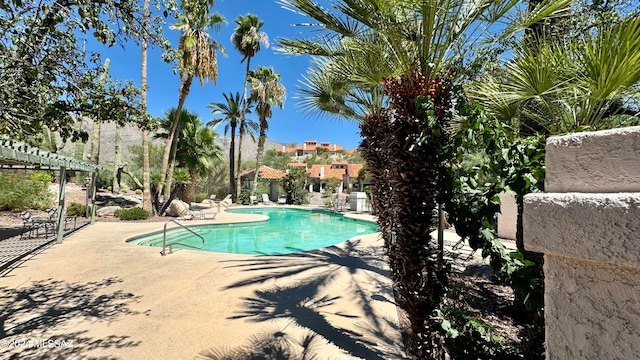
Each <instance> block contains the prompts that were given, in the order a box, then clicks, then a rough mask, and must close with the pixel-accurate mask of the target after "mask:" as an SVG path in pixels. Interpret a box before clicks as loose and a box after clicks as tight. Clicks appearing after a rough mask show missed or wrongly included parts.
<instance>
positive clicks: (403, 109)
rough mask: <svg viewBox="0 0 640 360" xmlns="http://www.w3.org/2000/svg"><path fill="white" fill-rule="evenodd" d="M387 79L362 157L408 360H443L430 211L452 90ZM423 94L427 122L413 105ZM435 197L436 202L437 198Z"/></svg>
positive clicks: (439, 276) (441, 275)
mask: <svg viewBox="0 0 640 360" xmlns="http://www.w3.org/2000/svg"><path fill="white" fill-rule="evenodd" d="M412 77H413V78H408V77H406V76H403V77H402V78H401V79H400V80H395V79H392V80H387V81H386V83H385V89H386V93H387V95H388V96H389V97H390V99H391V108H390V109H388V110H385V111H383V112H382V113H381V114H380V115H379V116H378V115H374V116H370V117H369V118H367V119H366V120H365V121H364V122H363V123H362V124H361V125H360V130H361V134H362V136H363V137H364V140H363V142H362V145H361V148H362V154H363V157H364V159H365V160H366V162H367V165H368V167H369V171H370V172H371V175H372V185H373V186H372V197H373V198H375V199H376V202H375V203H374V206H375V209H374V210H375V211H376V212H377V214H378V224H379V226H380V232H381V233H382V236H383V238H384V244H385V249H386V252H387V256H388V258H389V266H390V269H391V273H392V279H393V290H394V295H395V300H396V305H397V309H398V317H399V322H400V328H401V332H402V335H403V341H404V344H405V351H406V355H407V357H408V358H410V359H444V358H445V354H446V352H445V349H444V338H443V335H442V328H441V325H440V321H439V320H438V317H437V313H436V312H437V310H438V309H439V307H440V303H441V298H442V296H443V295H444V293H445V287H446V281H447V280H446V270H444V268H443V267H441V266H439V264H438V255H439V254H438V248H437V243H436V242H435V241H434V240H433V239H432V238H431V236H430V232H431V231H433V230H434V229H435V228H436V223H434V221H433V217H432V214H433V211H434V209H435V208H436V203H437V202H438V201H442V200H443V199H442V198H441V195H442V194H440V193H439V189H440V188H442V187H441V185H440V184H442V182H443V181H446V179H444V178H443V172H441V171H440V169H441V168H442V166H441V161H442V160H441V159H439V156H438V154H439V153H440V150H441V147H442V146H443V144H445V143H446V138H445V125H446V123H447V122H448V121H449V120H450V117H451V115H450V112H449V111H448V109H449V106H450V104H449V101H450V90H449V87H448V86H447V85H446V83H443V82H441V81H439V80H434V81H431V82H428V83H427V82H426V80H425V79H424V78H423V77H421V75H420V74H419V73H414V74H412ZM427 95H429V96H431V98H430V99H429V100H427V102H429V103H431V106H432V110H431V113H432V115H431V116H432V117H435V118H436V119H437V122H436V124H435V125H434V124H433V123H431V124H429V122H428V121H426V119H425V117H426V116H427V115H426V114H425V111H424V110H422V109H417V108H416V99H417V98H418V97H422V98H423V99H425V98H426V96H427ZM439 197H440V198H439Z"/></svg>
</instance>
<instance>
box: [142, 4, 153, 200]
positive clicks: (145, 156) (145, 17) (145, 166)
mask: <svg viewBox="0 0 640 360" xmlns="http://www.w3.org/2000/svg"><path fill="white" fill-rule="evenodd" d="M148 21H149V0H144V5H143V10H142V22H143V23H142V27H143V28H144V29H146V28H147V23H148ZM140 42H141V48H142V59H141V65H140V68H141V69H140V72H141V75H140V89H141V94H140V98H141V102H142V106H143V109H144V113H145V115H146V112H147V111H146V109H147V35H146V34H145V33H143V34H142V36H141V39H140ZM142 187H143V189H142V208H143V209H145V210H147V211H148V212H149V213H152V212H153V206H152V205H151V176H150V165H149V130H148V129H147V126H143V127H142Z"/></svg>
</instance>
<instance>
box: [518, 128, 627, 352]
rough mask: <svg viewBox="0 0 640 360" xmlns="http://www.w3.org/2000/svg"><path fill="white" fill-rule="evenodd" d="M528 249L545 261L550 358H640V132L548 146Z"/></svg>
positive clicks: (560, 140)
mask: <svg viewBox="0 0 640 360" xmlns="http://www.w3.org/2000/svg"><path fill="white" fill-rule="evenodd" d="M545 163H546V168H547V175H546V179H545V191H546V192H545V193H538V194H530V195H527V196H525V199H524V218H523V225H524V241H525V248H526V249H528V250H533V251H539V252H543V253H544V254H545V256H544V257H545V265H544V271H545V323H546V351H547V354H546V355H547V359H550V360H553V359H637V358H638V354H640V341H639V339H640V127H629V128H624V129H616V130H607V131H598V132H585V133H579V134H572V135H567V136H560V137H551V138H549V139H548V141H547V146H546V161H545Z"/></svg>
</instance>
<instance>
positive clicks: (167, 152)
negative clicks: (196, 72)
mask: <svg viewBox="0 0 640 360" xmlns="http://www.w3.org/2000/svg"><path fill="white" fill-rule="evenodd" d="M192 82H193V76H188V77H187V78H186V79H185V81H184V82H183V83H182V86H181V87H180V100H179V101H178V108H177V109H176V113H175V115H174V117H173V124H172V125H171V131H169V134H168V135H167V143H166V144H165V147H164V154H163V155H162V165H161V167H160V184H158V189H157V195H156V196H158V197H159V196H160V194H161V193H162V190H163V185H164V188H165V202H166V201H167V199H168V198H169V194H170V193H171V179H172V175H173V174H172V173H171V172H168V169H169V165H170V164H169V160H170V159H171V157H172V156H171V155H172V154H173V157H175V147H174V146H173V143H174V141H177V139H176V140H174V139H175V136H176V134H177V130H178V126H179V125H180V115H182V108H183V107H184V102H185V100H186V99H187V95H189V89H190V88H191V83H192ZM165 205H167V204H165ZM160 213H161V212H160Z"/></svg>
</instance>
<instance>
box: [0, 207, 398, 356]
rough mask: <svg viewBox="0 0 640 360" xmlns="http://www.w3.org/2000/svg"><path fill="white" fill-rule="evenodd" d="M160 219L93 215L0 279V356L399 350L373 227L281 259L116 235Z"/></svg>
mask: <svg viewBox="0 0 640 360" xmlns="http://www.w3.org/2000/svg"><path fill="white" fill-rule="evenodd" d="M247 220H251V216H250V215H240V214H229V213H224V212H223V213H221V214H219V215H218V216H217V217H216V219H215V220H214V221H213V222H221V223H223V222H235V221H247ZM190 223H191V224H197V223H198V222H190ZM161 228H162V224H158V223H108V222H98V223H96V224H95V225H92V226H88V227H85V228H83V229H81V230H80V231H78V232H77V233H75V234H73V235H72V236H70V237H69V238H67V239H65V240H64V242H63V243H62V244H59V245H54V246H52V247H50V248H47V249H45V250H44V251H42V252H41V253H39V254H37V255H35V256H34V257H33V258H32V259H30V260H29V261H27V262H25V263H23V264H22V265H21V266H20V267H19V268H17V269H14V270H13V271H12V272H11V273H9V274H7V275H6V276H4V277H0V309H2V311H1V313H2V314H5V315H6V316H7V318H6V320H5V323H4V328H3V329H0V330H2V331H3V332H4V333H5V335H6V337H4V338H3V337H2V336H0V358H9V359H11V358H15V359H43V358H63V359H74V358H75V359H80V358H82V359H88V358H100V359H102V358H104V359H191V358H199V359H222V358H238V359H250V358H287V359H302V358H303V354H307V355H306V356H307V358H311V357H312V356H313V357H315V358H317V359H355V358H362V359H400V358H402V357H401V353H400V350H399V349H401V348H402V345H401V339H400V334H399V332H398V329H397V325H396V322H397V315H396V310H395V306H394V304H393V294H392V291H391V284H390V279H389V277H388V272H387V269H386V261H385V258H384V255H383V251H382V246H381V240H379V239H378V236H377V235H376V234H371V235H365V236H358V237H355V238H352V239H350V240H349V241H347V242H345V243H342V244H340V245H338V246H333V247H329V248H324V249H318V250H314V251H309V252H304V253H298V254H290V255H282V256H247V255H234V254H220V253H208V252H199V251H187V250H178V251H174V253H173V254H171V255H168V256H164V257H163V256H160V255H159V249H158V248H155V247H143V246H135V245H132V244H128V243H126V242H125V240H126V239H127V238H130V237H132V236H134V235H137V234H141V233H145V232H150V231H158V230H160V229H161ZM0 334H1V333H0ZM275 354H280V357H278V356H276V355H275ZM234 356H235V357H234Z"/></svg>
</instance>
